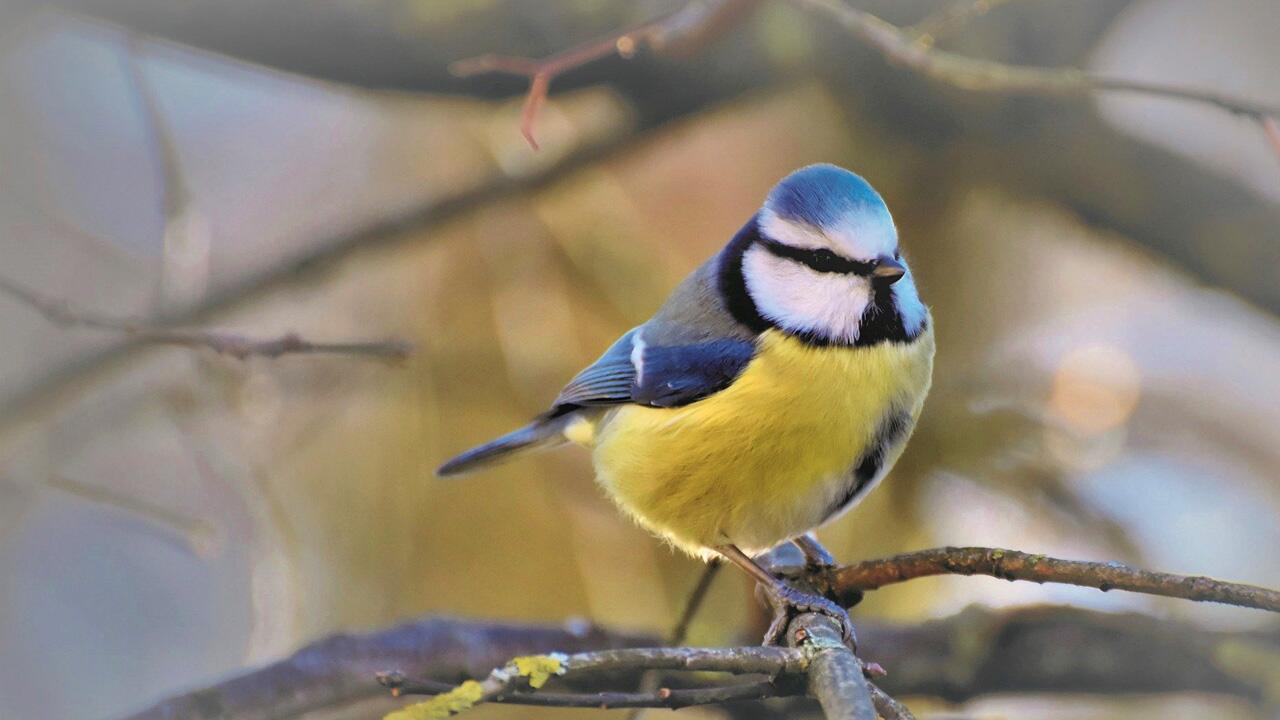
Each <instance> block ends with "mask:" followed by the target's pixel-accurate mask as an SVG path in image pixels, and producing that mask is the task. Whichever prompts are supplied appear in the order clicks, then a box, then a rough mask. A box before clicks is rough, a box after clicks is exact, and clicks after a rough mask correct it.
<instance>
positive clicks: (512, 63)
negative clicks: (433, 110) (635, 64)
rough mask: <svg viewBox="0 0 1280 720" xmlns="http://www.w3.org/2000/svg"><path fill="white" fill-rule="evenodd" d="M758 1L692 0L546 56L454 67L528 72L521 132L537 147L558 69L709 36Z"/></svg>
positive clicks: (463, 72)
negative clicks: (540, 121) (540, 113)
mask: <svg viewBox="0 0 1280 720" xmlns="http://www.w3.org/2000/svg"><path fill="white" fill-rule="evenodd" d="M756 1H757V0H692V1H691V2H688V3H686V4H685V5H684V6H683V7H681V8H680V9H678V10H676V11H674V12H671V13H669V14H667V15H663V16H661V17H659V18H657V19H655V20H650V21H649V22H646V23H643V24H640V25H637V26H635V27H631V28H627V29H626V30H621V31H619V32H615V33H611V34H609V35H606V36H604V37H601V38H598V39H596V40H591V41H589V42H586V43H583V44H582V45H579V46H577V47H575V48H570V49H569V50H565V51H564V52H560V53H557V54H555V55H552V56H551V57H547V58H543V59H541V60H535V59H532V58H524V57H512V56H509V55H480V56H478V57H473V58H467V59H465V60H458V61H457V62H454V63H452V64H450V65H449V72H450V73H452V74H454V75H456V76H458V77H471V76H473V75H479V74H483V73H505V74H507V75H520V76H523V77H527V78H529V92H528V93H527V94H526V95H525V101H524V109H523V110H522V111H521V113H520V134H521V135H524V138H525V140H527V141H528V142H529V146H530V147H532V148H533V149H534V150H537V149H538V141H537V139H536V138H535V136H534V125H535V123H536V121H537V117H538V110H539V109H541V107H542V105H543V103H544V102H545V101H546V99H547V91H548V89H549V88H550V86H551V81H552V80H553V79H555V77H556V76H557V75H560V74H562V73H564V72H566V71H568V70H572V69H574V68H578V67H582V66H583V65H586V64H588V63H591V62H594V61H596V60H599V59H600V58H603V57H607V56H609V55H613V54H614V53H617V54H618V55H619V56H621V57H623V58H631V57H633V56H634V55H635V54H636V52H638V51H639V50H640V49H641V48H647V49H650V50H654V51H658V50H663V49H666V48H668V47H670V46H672V45H676V44H679V45H684V46H689V45H692V44H696V43H699V42H702V41H705V40H706V39H707V38H708V37H709V36H710V35H711V34H713V33H714V32H716V31H717V30H718V29H720V28H723V27H726V26H728V25H730V24H732V22H733V20H734V19H736V18H737V17H738V16H739V15H741V14H742V13H743V12H744V11H745V10H747V9H749V8H750V7H751V6H753V5H754V4H755V3H756Z"/></svg>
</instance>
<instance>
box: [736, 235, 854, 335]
mask: <svg viewBox="0 0 1280 720" xmlns="http://www.w3.org/2000/svg"><path fill="white" fill-rule="evenodd" d="M742 274H743V277H744V279H745V280H746V284H747V291H748V292H749V293H750V294H751V298H752V299H753V300H754V301H755V303H756V307H757V309H759V311H760V313H761V314H762V315H764V316H765V317H767V318H769V319H770V320H772V321H773V322H774V323H775V324H777V325H779V326H781V327H783V328H786V329H787V330H790V331H793V332H805V331H811V332H814V333H817V334H820V335H823V336H825V337H829V338H831V339H833V340H837V341H843V342H849V343H852V342H853V341H855V340H857V339H858V329H859V324H860V322H861V321H862V314H863V313H864V312H866V309H867V304H868V303H869V302H870V300H871V286H870V284H869V283H868V281H867V279H866V278H863V277H859V276H857V275H842V274H838V273H820V272H817V271H816V270H812V269H810V268H808V267H806V266H804V265H801V264H799V263H796V262H792V261H790V260H786V259H784V258H780V257H777V256H775V255H772V254H770V253H769V252H768V251H767V250H765V249H764V248H762V247H758V246H755V247H751V248H749V249H748V250H747V252H746V255H745V256H743V258H742Z"/></svg>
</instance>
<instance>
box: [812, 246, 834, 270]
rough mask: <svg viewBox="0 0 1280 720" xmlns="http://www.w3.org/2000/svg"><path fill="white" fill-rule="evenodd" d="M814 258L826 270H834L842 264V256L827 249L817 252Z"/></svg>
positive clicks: (814, 253)
mask: <svg viewBox="0 0 1280 720" xmlns="http://www.w3.org/2000/svg"><path fill="white" fill-rule="evenodd" d="M813 258H814V259H815V260H817V261H818V263H819V264H821V265H823V266H824V267H826V268H834V267H836V266H837V265H838V264H839V263H840V256H839V255H836V254H835V253H833V252H831V251H830V250H826V249H818V250H815V251H814V252H813Z"/></svg>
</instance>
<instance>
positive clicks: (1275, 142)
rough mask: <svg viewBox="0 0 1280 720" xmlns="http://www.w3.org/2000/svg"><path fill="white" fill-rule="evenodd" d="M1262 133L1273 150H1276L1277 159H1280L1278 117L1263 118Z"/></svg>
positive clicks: (1279, 125)
mask: <svg viewBox="0 0 1280 720" xmlns="http://www.w3.org/2000/svg"><path fill="white" fill-rule="evenodd" d="M1262 132H1263V133H1264V134H1265V135H1266V136H1267V141H1268V142H1270V143H1271V149H1272V150H1275V152H1276V157H1277V158H1280V123H1277V122H1276V116H1274V115H1269V116H1267V117H1264V118H1262Z"/></svg>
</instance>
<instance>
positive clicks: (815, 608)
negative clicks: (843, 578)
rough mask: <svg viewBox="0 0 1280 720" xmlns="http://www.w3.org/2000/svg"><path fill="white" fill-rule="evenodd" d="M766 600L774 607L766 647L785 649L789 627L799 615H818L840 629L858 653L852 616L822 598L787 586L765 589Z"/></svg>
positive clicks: (847, 643)
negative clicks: (828, 619) (829, 620)
mask: <svg viewBox="0 0 1280 720" xmlns="http://www.w3.org/2000/svg"><path fill="white" fill-rule="evenodd" d="M763 588H764V593H765V597H766V598H767V599H768V601H769V605H771V606H772V607H773V622H771V623H769V629H768V631H766V632H765V634H764V644H765V645H785V644H786V643H787V626H788V625H790V624H791V621H792V620H793V619H795V618H796V616H798V615H804V614H805V613H818V614H820V615H826V616H827V617H830V618H831V619H832V620H835V621H836V623H837V624H838V625H839V626H840V637H841V638H843V639H844V643H845V644H846V645H848V646H849V648H850V649H854V648H855V646H856V645H857V641H856V640H855V638H854V634H853V621H852V620H850V619H849V612H848V611H847V610H845V609H844V608H842V607H840V606H839V605H837V604H836V603H834V602H832V601H831V600H828V599H827V598H825V597H822V596H821V595H815V594H813V593H807V592H802V591H800V590H796V589H795V588H793V587H791V586H789V585H786V584H784V583H781V582H779V583H777V584H775V585H765V586H763Z"/></svg>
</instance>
